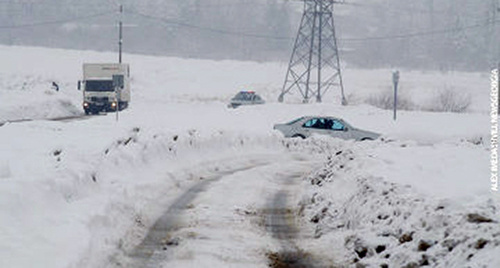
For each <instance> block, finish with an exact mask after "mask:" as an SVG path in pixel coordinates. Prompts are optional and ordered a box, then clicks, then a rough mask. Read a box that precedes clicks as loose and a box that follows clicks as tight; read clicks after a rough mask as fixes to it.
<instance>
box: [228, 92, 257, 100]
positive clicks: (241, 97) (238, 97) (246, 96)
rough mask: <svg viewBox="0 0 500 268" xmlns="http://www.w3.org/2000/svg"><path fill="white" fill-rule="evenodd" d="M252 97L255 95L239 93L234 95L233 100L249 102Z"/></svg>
mask: <svg viewBox="0 0 500 268" xmlns="http://www.w3.org/2000/svg"><path fill="white" fill-rule="evenodd" d="M253 95H255V93H253V92H246V91H241V92H239V93H238V94H236V96H234V98H233V100H244V101H251V100H252V96H253Z"/></svg>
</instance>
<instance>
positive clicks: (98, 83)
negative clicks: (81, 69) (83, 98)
mask: <svg viewBox="0 0 500 268" xmlns="http://www.w3.org/2000/svg"><path fill="white" fill-rule="evenodd" d="M85 90H86V91H114V89H113V81H112V80H87V81H85Z"/></svg>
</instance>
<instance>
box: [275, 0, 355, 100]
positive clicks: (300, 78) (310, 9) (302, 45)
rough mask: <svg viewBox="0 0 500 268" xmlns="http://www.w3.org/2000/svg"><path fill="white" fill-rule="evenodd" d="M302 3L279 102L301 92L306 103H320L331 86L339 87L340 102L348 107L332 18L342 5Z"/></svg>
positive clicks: (322, 0) (317, 0)
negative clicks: (313, 101)
mask: <svg viewBox="0 0 500 268" xmlns="http://www.w3.org/2000/svg"><path fill="white" fill-rule="evenodd" d="M302 1H304V12H303V14H302V19H301V22H300V28H299V31H298V33H297V37H296V39H295V44H294V47H293V51H292V56H291V57H290V62H289V64H288V70H287V73H286V78H285V83H284V84H283V88H282V91H281V94H280V95H279V97H278V101H279V102H283V100H284V97H285V95H286V94H288V93H289V92H291V91H292V90H298V91H299V92H300V94H301V95H302V97H303V99H302V102H303V103H308V102H309V100H310V98H312V97H313V96H316V101H317V102H321V101H322V99H323V96H324V94H325V93H326V92H327V91H328V89H330V87H332V86H339V88H340V92H341V96H342V97H341V98H342V99H341V103H342V105H346V104H347V101H346V99H345V96H344V85H343V83H342V75H341V72H340V59H339V51H338V44H337V38H336V35H335V26H334V19H333V6H334V4H336V3H342V2H339V1H337V0H302ZM314 79H317V80H316V81H314Z"/></svg>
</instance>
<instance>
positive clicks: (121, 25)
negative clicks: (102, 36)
mask: <svg viewBox="0 0 500 268" xmlns="http://www.w3.org/2000/svg"><path fill="white" fill-rule="evenodd" d="M118 28H119V30H118V32H119V34H118V63H122V45H123V5H120V21H119V22H118Z"/></svg>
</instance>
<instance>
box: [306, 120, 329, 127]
mask: <svg viewBox="0 0 500 268" xmlns="http://www.w3.org/2000/svg"><path fill="white" fill-rule="evenodd" d="M325 123H326V120H325V119H324V118H313V119H311V120H309V121H307V122H306V123H305V124H304V127H306V128H316V129H325V127H326V124H325Z"/></svg>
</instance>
